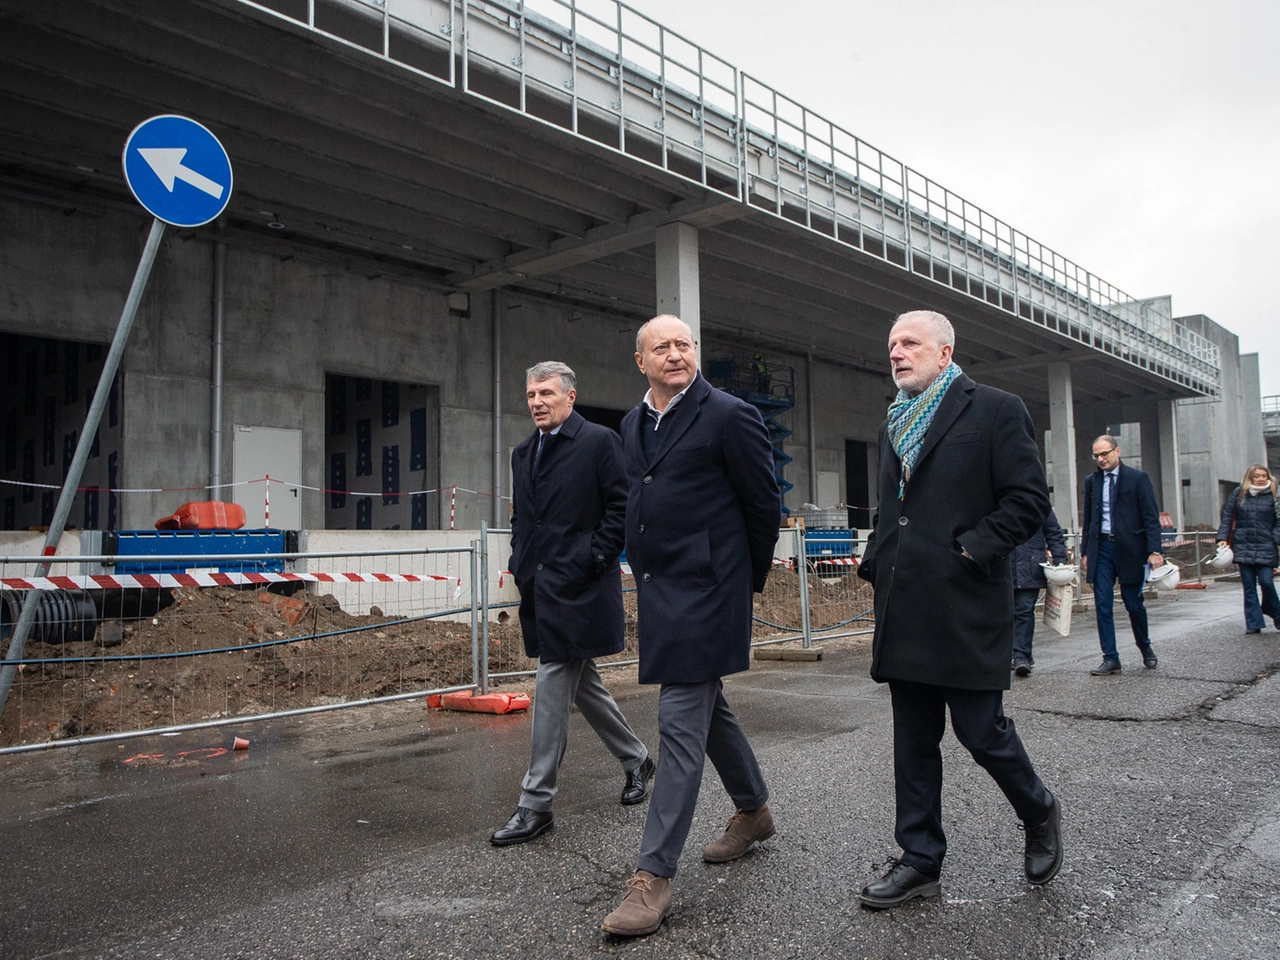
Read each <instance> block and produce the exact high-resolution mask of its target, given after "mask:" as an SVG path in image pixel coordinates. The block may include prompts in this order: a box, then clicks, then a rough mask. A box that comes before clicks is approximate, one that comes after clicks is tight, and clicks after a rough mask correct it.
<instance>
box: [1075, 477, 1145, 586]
mask: <svg viewBox="0 0 1280 960" xmlns="http://www.w3.org/2000/svg"><path fill="white" fill-rule="evenodd" d="M1117 469H1118V470H1119V473H1118V474H1117V476H1116V486H1115V493H1114V495H1113V496H1112V499H1111V533H1112V535H1113V536H1114V537H1115V554H1114V557H1115V559H1114V563H1115V571H1116V579H1117V580H1118V581H1120V582H1121V583H1124V584H1138V583H1142V581H1143V578H1144V577H1145V576H1146V563H1147V557H1148V556H1150V555H1151V554H1153V553H1164V547H1163V546H1162V545H1161V543H1160V508H1159V507H1158V506H1156V492H1155V489H1154V488H1153V487H1152V486H1151V478H1150V477H1149V476H1147V474H1146V471H1144V470H1139V469H1138V468H1137V467H1130V466H1127V465H1126V464H1124V463H1121V464H1120V466H1119V467H1118V468H1117ZM1104 475H1105V474H1104V472H1103V471H1102V470H1095V471H1093V473H1091V474H1089V476H1087V477H1085V478H1084V516H1083V517H1081V518H1080V539H1081V542H1080V553H1081V555H1083V556H1084V557H1087V558H1088V560H1089V565H1088V569H1087V570H1086V573H1085V576H1086V578H1087V579H1088V581H1089V582H1090V583H1093V582H1094V578H1095V577H1096V576H1097V572H1098V565H1097V564H1096V563H1094V562H1093V561H1094V559H1095V558H1096V557H1097V556H1098V538H1099V537H1101V536H1102V491H1103V490H1104V489H1105V488H1106V484H1105V483H1103V477H1104Z"/></svg>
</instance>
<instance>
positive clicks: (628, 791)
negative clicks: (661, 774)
mask: <svg viewBox="0 0 1280 960" xmlns="http://www.w3.org/2000/svg"><path fill="white" fill-rule="evenodd" d="M657 769H658V765H657V764H655V763H654V762H653V757H645V758H644V763H642V764H640V766H638V767H636V768H635V769H634V770H628V771H627V782H626V783H624V784H623V785H622V805H623V806H624V807H629V806H631V805H632V804H633V803H639V802H640V801H641V800H643V799H644V798H645V797H647V796H648V795H649V781H650V780H652V779H653V773H654V771H655V770H657Z"/></svg>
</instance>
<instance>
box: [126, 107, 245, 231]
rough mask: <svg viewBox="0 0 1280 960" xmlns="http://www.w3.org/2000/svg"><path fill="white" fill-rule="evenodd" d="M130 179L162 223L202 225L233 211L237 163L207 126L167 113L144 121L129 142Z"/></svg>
mask: <svg viewBox="0 0 1280 960" xmlns="http://www.w3.org/2000/svg"><path fill="white" fill-rule="evenodd" d="M123 161H124V179H125V182H126V183H128V184H129V189H130V190H131V191H133V195H134V197H136V198H137V200H138V202H139V203H140V204H142V205H143V206H144V207H146V208H147V211H148V212H149V213H150V214H151V215H152V216H153V217H155V218H156V219H157V220H163V221H164V222H165V223H169V224H172V225H173V226H175V227H200V226H203V225H204V224H206V223H208V222H209V221H211V220H215V219H217V217H218V214H220V213H222V211H223V210H225V209H226V208H227V201H229V200H230V199H231V179H232V178H231V161H230V159H228V157H227V151H226V150H224V149H223V148H222V144H221V143H219V142H218V138H217V137H215V136H214V135H213V134H212V133H210V132H209V131H208V129H206V128H205V127H204V126H203V125H201V124H199V123H196V122H195V121H194V120H189V119H188V118H186V117H179V116H176V115H174V114H165V115H163V116H159V117H152V118H151V119H150V120H144V121H142V123H140V124H138V125H137V126H136V127H134V128H133V132H132V133H130V134H129V139H128V140H126V141H125V142H124V158H123Z"/></svg>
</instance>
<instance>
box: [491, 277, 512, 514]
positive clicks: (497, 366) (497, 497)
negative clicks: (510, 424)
mask: <svg viewBox="0 0 1280 960" xmlns="http://www.w3.org/2000/svg"><path fill="white" fill-rule="evenodd" d="M498 293H499V291H497V290H493V291H492V292H491V294H492V295H491V299H490V301H489V305H490V306H489V309H490V312H491V313H492V314H493V317H492V320H493V525H494V526H495V527H505V526H507V521H508V520H509V517H505V516H503V515H502V476H503V469H502V315H501V313H500V311H499V306H498V303H499V299H498Z"/></svg>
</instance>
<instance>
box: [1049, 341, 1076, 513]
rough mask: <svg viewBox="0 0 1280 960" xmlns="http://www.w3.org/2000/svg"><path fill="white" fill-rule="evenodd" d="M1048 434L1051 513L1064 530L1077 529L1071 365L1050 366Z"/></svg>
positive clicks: (1056, 364)
mask: <svg viewBox="0 0 1280 960" xmlns="http://www.w3.org/2000/svg"><path fill="white" fill-rule="evenodd" d="M1049 435H1050V443H1051V444H1052V447H1053V449H1052V454H1053V456H1052V460H1053V476H1052V477H1050V478H1049V482H1050V483H1051V484H1052V485H1053V512H1054V513H1055V514H1057V516H1058V522H1059V523H1060V524H1062V527H1063V529H1064V530H1079V529H1080V512H1079V510H1078V509H1077V508H1076V504H1077V503H1078V502H1079V497H1078V496H1077V491H1076V415H1075V399H1074V396H1073V394H1072V392H1071V364H1070V363H1068V362H1066V361H1063V362H1060V363H1051V364H1049Z"/></svg>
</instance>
